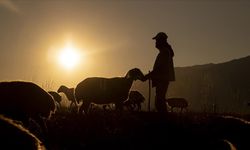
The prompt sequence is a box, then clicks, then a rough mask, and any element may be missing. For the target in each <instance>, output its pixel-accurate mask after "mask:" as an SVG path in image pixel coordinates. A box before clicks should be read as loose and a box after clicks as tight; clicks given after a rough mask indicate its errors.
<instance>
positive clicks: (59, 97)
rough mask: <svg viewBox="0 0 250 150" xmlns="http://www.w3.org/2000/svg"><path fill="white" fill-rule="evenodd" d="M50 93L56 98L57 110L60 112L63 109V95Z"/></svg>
mask: <svg viewBox="0 0 250 150" xmlns="http://www.w3.org/2000/svg"><path fill="white" fill-rule="evenodd" d="M48 93H49V94H50V95H51V96H52V97H53V98H54V100H55V102H56V110H60V109H61V101H62V97H61V95H59V94H58V93H57V92H55V91H48Z"/></svg>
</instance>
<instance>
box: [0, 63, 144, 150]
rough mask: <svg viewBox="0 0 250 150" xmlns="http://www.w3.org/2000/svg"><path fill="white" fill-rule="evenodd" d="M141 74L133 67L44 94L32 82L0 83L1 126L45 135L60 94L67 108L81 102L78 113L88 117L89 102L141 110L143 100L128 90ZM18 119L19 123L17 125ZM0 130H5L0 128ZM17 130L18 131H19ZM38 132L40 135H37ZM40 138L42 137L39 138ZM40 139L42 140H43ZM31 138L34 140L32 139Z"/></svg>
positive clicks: (141, 76) (139, 95)
mask: <svg viewBox="0 0 250 150" xmlns="http://www.w3.org/2000/svg"><path fill="white" fill-rule="evenodd" d="M143 78H144V75H143V73H142V72H141V71H140V70H139V69H138V68H134V69H131V70H129V71H128V72H127V74H126V75H125V76H124V77H116V78H98V77H92V78H87V79H85V80H83V81H82V82H80V83H79V84H78V85H77V86H76V88H67V87H66V86H61V87H60V88H59V89H58V90H57V92H55V91H48V92H47V91H45V90H44V89H42V88H41V87H39V86H38V85H36V84H34V83H32V82H24V81H12V82H0V99H1V105H0V114H1V115H2V116H0V123H1V122H5V124H11V125H12V126H13V127H14V128H16V130H19V129H20V130H21V131H22V132H23V133H24V134H26V136H28V137H29V136H30V137H31V138H32V137H34V136H33V134H31V133H29V132H27V131H26V130H25V129H22V127H21V126H24V127H25V128H28V129H30V128H32V129H34V128H35V129H36V130H35V131H34V132H37V129H39V130H41V131H42V132H41V133H44V134H45V135H46V132H47V127H46V121H47V120H48V119H49V118H50V116H51V115H52V114H53V113H55V111H56V110H57V109H60V107H61V104H60V102H61V100H62V99H61V96H60V95H59V94H58V93H60V92H63V93H64V94H65V95H66V96H67V98H68V100H70V101H71V104H70V107H73V106H77V104H80V102H82V104H81V106H80V108H79V110H78V112H79V113H85V114H87V113H88V112H89V111H90V109H91V107H92V105H91V104H92V103H95V104H104V105H103V108H104V109H106V107H107V106H108V105H109V104H113V105H115V109H117V110H122V108H123V106H125V107H127V109H128V110H134V109H136V110H138V111H139V110H140V109H141V103H143V102H144V100H145V98H144V97H143V96H142V95H141V94H140V93H139V92H138V91H130V88H131V86H132V83H133V81H135V80H142V79H143ZM9 120H17V121H20V123H16V121H9ZM1 130H3V131H5V128H3V127H2V126H1ZM21 131H20V132H21ZM38 133H39V132H38ZM42 136H43V135H42ZM42 136H41V138H42ZM35 139H36V138H34V139H33V140H35ZM35 145H36V146H37V147H38V149H43V146H42V145H41V142H40V141H39V140H36V144H35Z"/></svg>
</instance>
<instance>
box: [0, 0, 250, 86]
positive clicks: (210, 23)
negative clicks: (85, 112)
mask: <svg viewBox="0 0 250 150" xmlns="http://www.w3.org/2000/svg"><path fill="white" fill-rule="evenodd" d="M249 27H250V1H247V0H186V1H184V0H105V1H101V0H43V1H39V0H0V68H1V72H0V81H6V80H7V81H9V80H27V81H32V82H35V83H38V84H39V85H41V86H42V87H44V88H46V89H54V88H56V87H58V86H59V85H62V84H64V85H67V86H71V87H73V86H75V85H76V84H77V83H78V82H80V81H81V80H83V79H85V78H87V77H93V76H101V77H116V76H125V74H126V73H127V71H128V70H130V69H132V68H135V67H137V68H140V69H141V70H142V71H143V72H144V73H147V72H148V71H149V70H152V67H153V64H154V61H155V58H156V56H157V54H158V50H157V49H156V48H155V45H154V44H155V43H154V40H152V37H154V36H155V35H156V34H157V33H158V32H165V33H167V35H168V42H169V44H170V45H171V46H172V48H173V50H174V52H175V56H174V65H175V67H184V66H193V65H202V64H207V63H222V62H226V61H230V60H232V59H236V58H241V57H245V56H248V55H250V44H249V41H250V34H249V33H250V28H249ZM68 43H71V45H73V47H75V49H76V50H77V51H78V52H79V55H80V56H81V57H80V58H79V59H80V61H79V62H78V64H76V66H75V68H72V69H70V70H67V69H65V67H63V66H62V65H60V64H59V63H58V53H59V52H60V51H61V50H63V49H64V48H65V47H66V45H67V44H68Z"/></svg>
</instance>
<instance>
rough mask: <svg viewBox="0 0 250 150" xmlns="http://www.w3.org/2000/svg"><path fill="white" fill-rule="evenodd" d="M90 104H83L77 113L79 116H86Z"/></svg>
mask: <svg viewBox="0 0 250 150" xmlns="http://www.w3.org/2000/svg"><path fill="white" fill-rule="evenodd" d="M90 104H91V103H90V102H83V103H82V105H81V107H80V109H79V112H78V113H79V114H81V113H83V112H84V113H85V114H87V113H88V110H89V107H90Z"/></svg>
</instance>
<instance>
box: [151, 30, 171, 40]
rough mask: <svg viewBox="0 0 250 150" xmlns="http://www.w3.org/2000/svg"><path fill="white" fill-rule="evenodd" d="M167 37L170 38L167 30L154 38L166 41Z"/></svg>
mask: <svg viewBox="0 0 250 150" xmlns="http://www.w3.org/2000/svg"><path fill="white" fill-rule="evenodd" d="M167 38H168V36H167V34H166V33H165V32H159V33H157V34H156V36H155V37H153V38H152V39H153V40H156V41H166V40H167Z"/></svg>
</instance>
